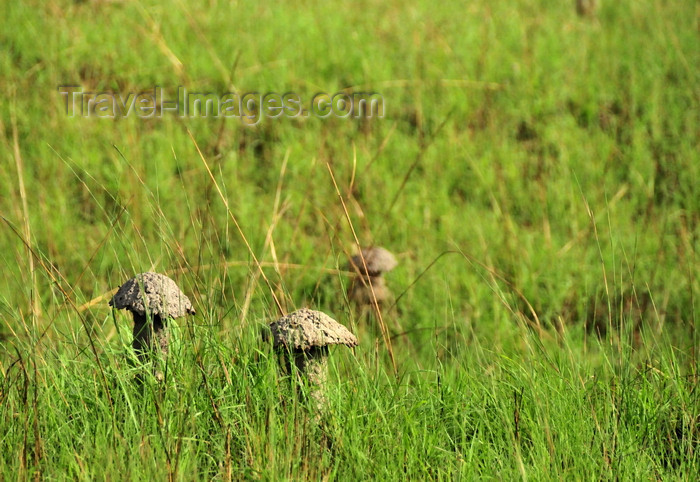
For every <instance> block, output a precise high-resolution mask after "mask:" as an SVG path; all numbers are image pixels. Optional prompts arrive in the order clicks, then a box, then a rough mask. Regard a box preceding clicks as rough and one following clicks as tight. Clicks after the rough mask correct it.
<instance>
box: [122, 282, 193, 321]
mask: <svg viewBox="0 0 700 482" xmlns="http://www.w3.org/2000/svg"><path fill="white" fill-rule="evenodd" d="M141 287H143V291H141ZM109 306H114V307H115V308H117V309H119V310H121V309H124V308H126V309H127V310H129V311H131V312H133V313H136V314H138V315H141V316H145V315H146V313H147V312H148V313H150V314H151V315H153V316H160V317H169V318H179V317H181V316H185V315H194V314H195V312H194V307H193V306H192V303H191V302H190V299H189V298H188V297H187V296H186V295H185V294H184V293H183V292H182V291H180V288H178V286H177V285H176V284H175V282H174V281H173V280H171V279H170V278H168V277H167V276H165V275H162V274H159V273H152V272H147V273H141V274H137V275H136V276H134V277H133V278H131V279H130V280H129V281H127V282H126V283H124V284H123V285H121V287H120V288H119V290H117V293H116V294H115V295H114V297H113V298H112V300H111V301H110V302H109Z"/></svg>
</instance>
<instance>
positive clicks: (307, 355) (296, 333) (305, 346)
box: [270, 308, 357, 406]
mask: <svg viewBox="0 0 700 482" xmlns="http://www.w3.org/2000/svg"><path fill="white" fill-rule="evenodd" d="M270 331H271V332H272V341H273V345H274V347H275V348H276V349H277V350H278V351H280V352H282V355H283V359H284V360H285V361H284V367H285V369H287V370H289V369H291V364H292V363H294V364H295V365H296V367H297V368H298V370H299V372H300V373H301V374H302V375H303V376H306V378H307V379H308V380H309V382H310V384H311V396H312V398H314V399H315V400H316V402H317V404H318V405H319V406H322V405H323V404H324V403H325V396H324V393H323V390H324V389H323V387H324V385H325V383H326V374H327V371H328V366H327V356H328V347H329V346H331V345H346V346H349V347H354V346H357V338H356V337H355V335H353V334H352V333H350V331H348V329H347V328H345V327H344V326H343V325H341V324H340V323H338V322H337V321H335V320H334V319H333V318H331V317H330V316H328V315H326V314H325V313H322V312H320V311H314V310H309V309H307V308H302V309H300V310H298V311H295V312H294V313H290V314H288V315H287V316H283V317H282V318H280V319H279V320H277V321H274V322H272V323H271V324H270Z"/></svg>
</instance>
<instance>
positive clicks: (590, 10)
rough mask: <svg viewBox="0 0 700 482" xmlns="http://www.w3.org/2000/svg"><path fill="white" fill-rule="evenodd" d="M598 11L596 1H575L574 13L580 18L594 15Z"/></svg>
mask: <svg viewBox="0 0 700 482" xmlns="http://www.w3.org/2000/svg"><path fill="white" fill-rule="evenodd" d="M597 10H598V0H576V13H578V14H579V15H580V16H581V17H586V16H591V15H595V13H596V11H597Z"/></svg>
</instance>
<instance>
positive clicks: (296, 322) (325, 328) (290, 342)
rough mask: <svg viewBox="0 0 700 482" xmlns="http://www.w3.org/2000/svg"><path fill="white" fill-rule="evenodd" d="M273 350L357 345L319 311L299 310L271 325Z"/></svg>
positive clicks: (343, 328)
mask: <svg viewBox="0 0 700 482" xmlns="http://www.w3.org/2000/svg"><path fill="white" fill-rule="evenodd" d="M270 330H271V331H272V338H273V341H274V345H275V347H276V348H279V347H286V348H288V349H293V350H304V351H305V350H310V349H311V348H320V347H324V346H328V345H347V346H350V347H352V346H357V338H355V335H353V334H352V333H350V331H348V329H347V328H345V327H344V326H343V325H341V324H340V323H338V322H337V321H335V320H334V319H333V318H331V317H330V316H328V315H326V314H325V313H322V312H320V311H314V310H309V309H307V308H302V309H300V310H298V311H295V312H294V313H290V314H288V315H287V316H284V317H282V318H280V319H279V320H277V321H274V322H272V323H270Z"/></svg>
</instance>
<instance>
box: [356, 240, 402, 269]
mask: <svg viewBox="0 0 700 482" xmlns="http://www.w3.org/2000/svg"><path fill="white" fill-rule="evenodd" d="M362 258H364V259H365V263H362ZM365 264H367V271H366V272H365ZM397 264H398V262H397V261H396V258H395V257H394V255H393V254H391V252H390V251H389V250H387V249H384V248H382V247H380V246H375V247H372V248H365V249H363V250H362V255H361V256H360V255H359V254H356V255H354V256H353V257H352V258H351V259H350V269H351V270H355V269H356V270H357V271H358V272H359V273H360V274H361V275H369V276H380V275H381V274H382V273H386V272H387V271H391V270H392V269H394V268H396V265H397Z"/></svg>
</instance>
